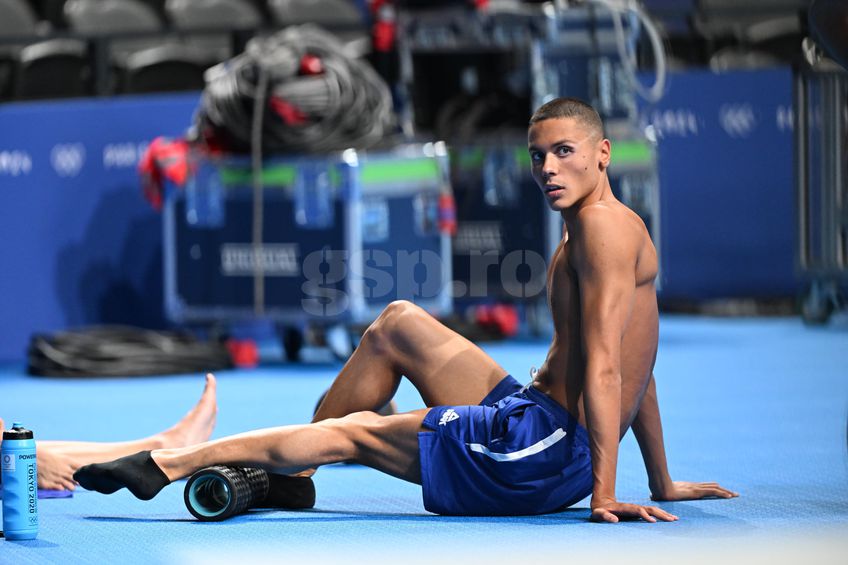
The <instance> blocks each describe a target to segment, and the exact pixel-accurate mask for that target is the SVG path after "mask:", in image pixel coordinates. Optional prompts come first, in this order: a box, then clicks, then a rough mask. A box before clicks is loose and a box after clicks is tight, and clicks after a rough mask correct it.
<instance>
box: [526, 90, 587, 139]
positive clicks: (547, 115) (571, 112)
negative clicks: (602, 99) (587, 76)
mask: <svg viewBox="0 0 848 565" xmlns="http://www.w3.org/2000/svg"><path fill="white" fill-rule="evenodd" d="M553 118H574V119H575V120H577V121H578V122H580V123H581V124H582V125H583V126H585V127H586V128H587V129H589V131H590V132H591V133H593V134H595V135H597V136H598V138H599V139H602V138H603V137H604V123H603V122H602V121H601V116H599V115H598V112H597V111H596V110H595V109H594V108H592V107H591V106H590V105H589V104H586V103H585V102H583V101H582V100H580V99H579V98H554V99H553V100H551V101H550V102H546V103H544V104H542V105H541V106H540V107H539V109H538V110H536V111H535V112H533V116H531V118H530V124H529V125H531V126H532V125H533V124H536V123H538V122H541V121H543V120H550V119H553Z"/></svg>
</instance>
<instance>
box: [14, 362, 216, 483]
mask: <svg viewBox="0 0 848 565" xmlns="http://www.w3.org/2000/svg"><path fill="white" fill-rule="evenodd" d="M215 392H216V383H215V377H214V376H212V375H206V383H205V386H204V388H203V394H202V395H201V396H200V400H199V401H198V402H197V404H195V405H194V407H193V408H192V409H191V410H190V411H189V412H188V413H187V414H186V415H185V416H183V418H182V419H181V420H180V421H179V422H177V423H176V424H174V425H173V426H171V427H170V428H168V429H167V430H165V431H162V432H159V433H157V434H154V435H152V436H148V437H145V438H141V439H134V440H129V441H119V442H93V441H50V440H45V441H42V440H38V449H37V450H36V467H37V468H38V488H41V489H48V490H74V488H75V487H76V482H74V478H73V476H74V472H76V470H77V469H79V468H80V467H82V466H83V465H88V464H90V463H102V462H105V461H111V460H112V459H115V458H116V457H123V456H125V455H131V454H133V453H136V452H138V451H141V450H145V449H161V448H165V447H183V446H186V445H193V444H195V443H199V442H202V441H206V440H208V439H209V436H211V435H212V430H213V429H214V428H215V418H216V416H217V414H218V403H217V399H216V396H215ZM4 429H6V428H5V427H4V424H3V420H2V419H0V430H4ZM0 443H2V438H0Z"/></svg>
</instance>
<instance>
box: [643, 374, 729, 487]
mask: <svg viewBox="0 0 848 565" xmlns="http://www.w3.org/2000/svg"><path fill="white" fill-rule="evenodd" d="M630 428H631V429H632V430H633V435H634V436H636V441H637V443H638V444H639V449H640V450H641V451H642V459H643V460H644V462H645V470H646V471H647V472H648V486H649V488H650V489H651V498H652V499H653V500H696V499H700V498H709V497H717V498H733V497H735V496H739V494H738V493H735V492H733V491H730V490H728V489H726V488H724V487H722V486H720V485H719V484H718V483H689V482H684V481H672V480H671V476H670V475H669V473H668V464H667V462H666V456H665V442H664V441H663V430H662V421H661V420H660V407H659V401H658V400H657V385H656V382H655V381H654V376H653V375H651V380H650V381H649V382H648V388H647V390H646V391H645V395H644V396H643V397H642V403H641V404H640V406H639V412H638V413H637V414H636V418H635V419H634V420H633V423H632V424H631V426H630Z"/></svg>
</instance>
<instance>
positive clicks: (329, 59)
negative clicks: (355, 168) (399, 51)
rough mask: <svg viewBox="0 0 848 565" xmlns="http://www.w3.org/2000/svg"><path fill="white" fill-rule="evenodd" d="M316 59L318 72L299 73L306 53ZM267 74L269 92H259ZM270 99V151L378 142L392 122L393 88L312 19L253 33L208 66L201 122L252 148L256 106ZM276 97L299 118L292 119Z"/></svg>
mask: <svg viewBox="0 0 848 565" xmlns="http://www.w3.org/2000/svg"><path fill="white" fill-rule="evenodd" d="M306 55H310V56H313V57H317V58H318V59H319V60H320V63H321V72H320V73H318V74H301V73H300V68H301V61H302V60H303V58H304V56H306ZM262 72H264V73H267V76H268V92H267V93H263V94H266V96H257V94H259V93H258V92H257V86H258V84H259V82H260V81H259V78H260V75H261V74H262ZM257 99H260V100H264V102H265V104H266V106H268V105H269V104H270V107H266V108H265V110H266V111H265V112H264V119H263V123H262V146H263V149H264V150H265V151H267V152H286V151H288V152H302V153H309V152H313V153H314V152H328V151H337V150H342V149H346V148H349V147H353V148H357V149H362V148H367V147H371V146H374V145H375V144H377V143H379V142H380V141H381V140H382V139H383V138H384V136H386V134H388V133H390V130H391V128H392V127H393V125H394V114H393V111H392V99H391V93H390V92H389V88H388V86H387V85H386V83H385V82H384V81H383V79H382V78H380V76H379V75H378V74H377V73H376V71H374V69H373V68H372V67H371V66H370V65H369V64H368V63H367V62H366V61H364V60H361V59H356V58H354V57H351V56H349V55H347V54H346V53H345V49H344V45H343V44H342V43H341V41H340V40H339V39H337V38H336V37H335V36H334V35H332V34H331V33H329V32H327V31H325V30H323V29H321V28H320V27H317V26H314V25H301V26H292V27H288V28H286V29H284V30H282V31H280V32H278V33H275V34H273V35H270V36H265V37H255V38H253V39H251V40H250V41H249V42H248V44H247V48H246V49H245V52H244V53H242V54H240V55H238V56H236V57H234V58H233V59H230V60H229V61H226V62H224V63H221V64H219V65H216V66H215V67H213V68H211V69H209V70H208V71H207V74H206V88H205V90H204V92H203V97H202V100H201V107H200V110H199V112H198V118H197V120H198V121H199V125H200V128H201V129H203V128H204V127H207V126H211V127H212V129H213V131H215V132H216V133H218V134H222V135H221V137H224V138H225V139H226V140H227V141H228V142H229V144H230V145H233V146H234V147H228V149H230V150H234V151H238V150H244V151H246V150H249V148H250V142H251V133H252V120H251V117H252V115H253V105H254V102H255V101H256V100H257ZM274 101H278V102H283V103H284V104H287V105H289V106H290V107H291V108H293V109H294V110H295V111H296V112H298V113H299V116H301V118H302V119H301V120H290V119H289V120H287V119H286V118H285V117H284V116H282V115H280V114H279V113H278V112H276V111H274V110H273V103H274Z"/></svg>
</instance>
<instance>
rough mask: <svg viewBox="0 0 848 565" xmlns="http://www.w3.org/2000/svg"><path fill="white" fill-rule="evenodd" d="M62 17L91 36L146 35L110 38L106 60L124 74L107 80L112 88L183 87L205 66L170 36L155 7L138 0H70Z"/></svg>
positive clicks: (196, 55) (120, 90)
mask: <svg viewBox="0 0 848 565" xmlns="http://www.w3.org/2000/svg"><path fill="white" fill-rule="evenodd" d="M65 16H66V18H67V20H68V23H69V25H70V27H71V29H73V30H74V31H77V32H79V33H82V34H86V35H90V36H93V37H98V36H110V35H118V34H133V33H137V34H143V35H144V36H143V37H137V38H126V39H115V40H109V48H108V53H109V58H110V63H111V64H112V65H113V66H114V67H115V68H116V69H117V70H118V71H119V72H120V73H122V76H121V77H119V78H118V79H117V80H114V81H111V83H112V86H111V87H110V88H111V89H113V90H115V91H118V92H150V91H152V90H185V89H186V88H187V87H186V84H196V81H195V80H194V77H196V76H197V75H198V74H202V72H203V70H204V68H205V67H204V64H203V63H202V62H201V61H200V57H199V55H198V53H197V51H196V50H195V49H194V48H192V47H191V46H189V45H185V44H183V43H181V42H180V41H179V40H178V39H176V38H175V37H173V36H170V35H168V34H167V33H166V30H165V28H164V25H163V22H162V20H161V19H160V18H159V16H158V14H157V13H156V11H155V10H154V8H152V7H151V6H150V5H149V4H146V3H144V2H142V1H140V0H68V2H67V3H66V4H65Z"/></svg>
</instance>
